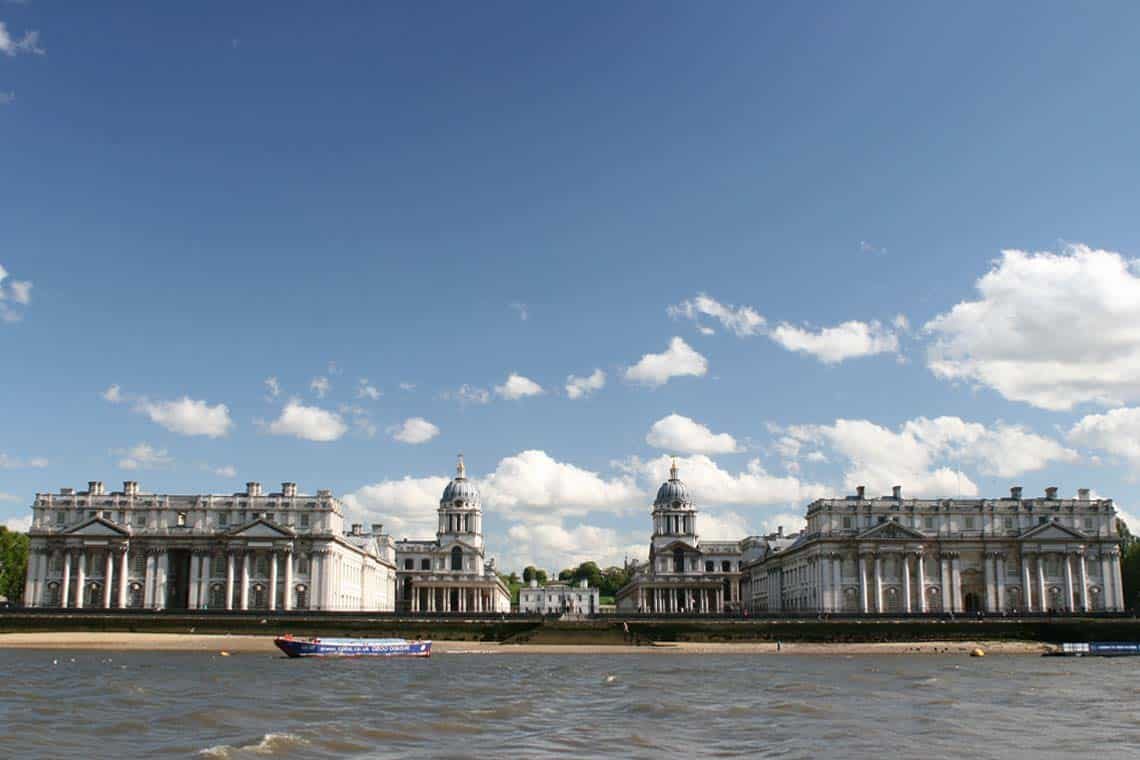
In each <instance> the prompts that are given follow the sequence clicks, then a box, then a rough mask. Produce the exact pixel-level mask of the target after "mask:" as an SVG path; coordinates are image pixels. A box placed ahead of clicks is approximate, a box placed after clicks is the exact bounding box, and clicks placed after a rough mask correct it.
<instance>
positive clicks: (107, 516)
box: [103, 510, 111, 520]
mask: <svg viewBox="0 0 1140 760" xmlns="http://www.w3.org/2000/svg"><path fill="white" fill-rule="evenodd" d="M103 519H104V520H110V519H111V511H110V510H105V511H104V512H103Z"/></svg>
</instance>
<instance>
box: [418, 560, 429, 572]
mask: <svg viewBox="0 0 1140 760" xmlns="http://www.w3.org/2000/svg"><path fill="white" fill-rule="evenodd" d="M420 570H431V560H430V559H421V560H420Z"/></svg>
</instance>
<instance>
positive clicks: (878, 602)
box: [875, 554, 883, 615]
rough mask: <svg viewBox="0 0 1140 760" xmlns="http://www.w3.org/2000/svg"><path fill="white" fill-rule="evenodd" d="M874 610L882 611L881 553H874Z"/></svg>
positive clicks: (880, 612)
mask: <svg viewBox="0 0 1140 760" xmlns="http://www.w3.org/2000/svg"><path fill="white" fill-rule="evenodd" d="M875 612H877V613H879V614H880V615H881V614H882V613H883V555H882V554H876V555H875Z"/></svg>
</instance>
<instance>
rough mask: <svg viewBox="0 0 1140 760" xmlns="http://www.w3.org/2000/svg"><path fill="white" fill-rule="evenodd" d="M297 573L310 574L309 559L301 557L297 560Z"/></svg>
mask: <svg viewBox="0 0 1140 760" xmlns="http://www.w3.org/2000/svg"><path fill="white" fill-rule="evenodd" d="M297 572H298V573H300V574H301V575H308V574H309V558H308V557H304V556H301V557H298V558H297Z"/></svg>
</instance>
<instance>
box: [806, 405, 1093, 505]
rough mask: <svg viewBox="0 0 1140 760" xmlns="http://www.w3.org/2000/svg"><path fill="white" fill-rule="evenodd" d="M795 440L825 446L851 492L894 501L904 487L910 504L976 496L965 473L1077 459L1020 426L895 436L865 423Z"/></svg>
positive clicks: (917, 427)
mask: <svg viewBox="0 0 1140 760" xmlns="http://www.w3.org/2000/svg"><path fill="white" fill-rule="evenodd" d="M786 432H787V434H788V435H789V436H790V437H792V438H795V439H798V440H800V441H802V442H805V443H811V444H813V445H821V446H826V447H827V448H829V449H831V450H832V451H833V452H834V453H835V454H836V455H837V456H838V457H839V458H841V459H842V460H844V462H845V472H844V476H843V477H844V484H845V486H846V488H847V489H848V490H853V489H854V488H855V487H856V486H860V485H865V486H867V487H868V489H870V490H871V491H872V492H873V493H874V492H878V493H889V491H890V489H891V487H892V486H895V485H901V486H902V487H903V492H904V494H906V495H910V496H923V497H941V496H953V495H956V494H959V493H960V494H961V495H963V496H977V495H978V486H977V484H976V483H975V482H974V481H973V480H971V479H970V478H969V477H968V476H967V475H966V474H964V473H962V472H961V469H960V468H961V465H963V464H966V465H970V466H972V467H973V468H974V469H975V470H976V471H977V472H979V473H981V474H982V475H990V476H997V477H1014V476H1016V475H1021V474H1023V473H1026V472H1034V471H1037V470H1041V469H1044V468H1045V467H1046V466H1048V465H1050V464H1052V463H1054V462H1073V461H1076V460H1077V458H1078V457H1077V453H1076V452H1075V451H1073V450H1072V449H1068V448H1065V447H1064V446H1062V445H1061V444H1059V443H1058V442H1056V441H1054V440H1052V439H1049V438H1045V437H1043V436H1039V435H1037V434H1035V433H1032V432H1030V431H1029V430H1026V429H1025V428H1023V427H1020V426H1017V425H1008V424H1006V423H1003V422H998V423H997V424H996V425H994V426H993V427H986V426H985V425H982V424H980V423H977V422H967V421H965V420H962V419H960V418H958V417H936V418H934V419H928V418H926V417H918V418H916V419H913V420H908V421H907V422H905V423H903V424H902V425H901V426H900V427H899V429H898V430H890V429H888V428H886V427H883V426H881V425H877V424H875V423H873V422H870V421H868V420H844V419H840V420H836V421H835V423H834V424H833V425H800V426H792V427H789V428H788V429H787V431H786Z"/></svg>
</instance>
